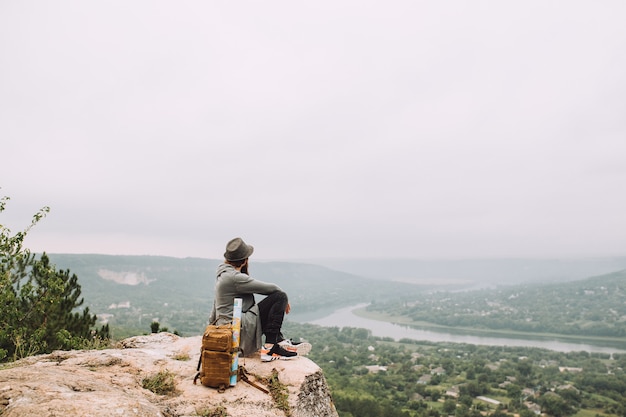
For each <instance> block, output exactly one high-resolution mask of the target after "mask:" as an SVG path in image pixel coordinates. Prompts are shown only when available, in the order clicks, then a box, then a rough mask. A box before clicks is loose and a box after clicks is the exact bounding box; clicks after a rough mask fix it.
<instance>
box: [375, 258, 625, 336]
mask: <svg viewBox="0 0 626 417" xmlns="http://www.w3.org/2000/svg"><path fill="white" fill-rule="evenodd" d="M368 310H369V311H371V312H378V313H381V314H384V315H385V316H386V317H387V318H388V319H390V320H392V319H393V318H396V319H397V318H400V317H402V318H404V319H405V320H403V321H404V322H405V323H414V324H425V323H431V324H437V325H444V326H451V327H469V328H479V329H481V328H482V329H496V330H514V331H523V332H532V333H555V334H568V335H585V336H604V337H615V338H621V337H626V270H624V271H620V272H615V273H612V274H607V275H602V276H597V277H592V278H588V279H584V280H580V281H573V282H567V283H558V284H543V285H541V284H533V285H519V286H511V287H501V288H497V289H488V290H476V291H468V292H448V291H446V292H443V291H438V292H430V293H424V294H421V295H419V296H417V297H412V296H407V297H403V298H402V300H401V301H391V302H386V303H376V304H374V305H371V306H369V307H368Z"/></svg>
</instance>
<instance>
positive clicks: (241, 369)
mask: <svg viewBox="0 0 626 417" xmlns="http://www.w3.org/2000/svg"><path fill="white" fill-rule="evenodd" d="M238 376H239V379H240V380H242V381H244V382H246V383H248V384H250V385H252V386H253V387H254V388H256V389H258V390H260V391H263V392H264V393H266V394H269V393H270V392H269V391H268V390H266V389H265V388H263V387H262V386H260V385H258V384H256V383H255V382H252V381H250V379H249V378H248V371H247V370H246V368H244V367H243V366H240V367H239V375H238Z"/></svg>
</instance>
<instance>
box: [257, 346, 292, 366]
mask: <svg viewBox="0 0 626 417" xmlns="http://www.w3.org/2000/svg"><path fill="white" fill-rule="evenodd" d="M296 356H298V353H297V352H292V351H289V350H286V349H284V348H283V347H282V346H281V345H279V344H278V343H275V344H274V345H273V346H272V348H271V349H268V348H266V347H263V348H261V361H263V362H270V361H275V360H277V359H282V360H289V359H292V358H293V357H296Z"/></svg>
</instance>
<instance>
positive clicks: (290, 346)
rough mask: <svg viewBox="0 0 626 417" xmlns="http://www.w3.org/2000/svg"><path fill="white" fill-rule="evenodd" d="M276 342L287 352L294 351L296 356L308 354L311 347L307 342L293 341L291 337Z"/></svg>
mask: <svg viewBox="0 0 626 417" xmlns="http://www.w3.org/2000/svg"><path fill="white" fill-rule="evenodd" d="M278 344H279V345H280V346H282V347H283V348H285V350H287V351H289V352H296V353H297V354H298V356H306V355H308V354H309V352H310V351H311V348H312V346H311V344H310V343H309V342H294V341H293V340H292V339H289V340H287V339H285V340H282V341H280V342H278Z"/></svg>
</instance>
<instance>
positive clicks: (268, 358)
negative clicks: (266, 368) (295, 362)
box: [261, 354, 297, 362]
mask: <svg viewBox="0 0 626 417" xmlns="http://www.w3.org/2000/svg"><path fill="white" fill-rule="evenodd" d="M294 358H297V356H280V355H265V354H261V362H272V361H278V360H281V361H289V360H292V359H294Z"/></svg>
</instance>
